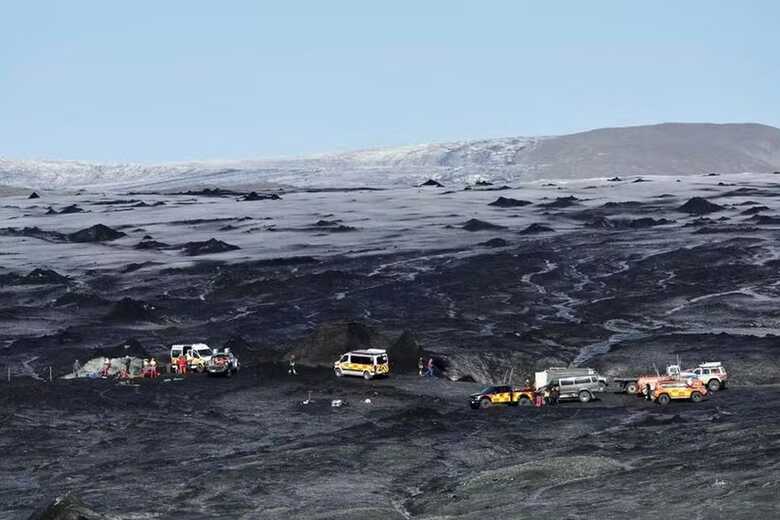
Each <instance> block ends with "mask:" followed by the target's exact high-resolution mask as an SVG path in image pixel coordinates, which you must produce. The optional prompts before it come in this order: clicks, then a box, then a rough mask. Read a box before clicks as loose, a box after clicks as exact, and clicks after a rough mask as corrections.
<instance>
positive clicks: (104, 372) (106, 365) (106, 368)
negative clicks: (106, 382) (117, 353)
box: [100, 358, 111, 377]
mask: <svg viewBox="0 0 780 520" xmlns="http://www.w3.org/2000/svg"><path fill="white" fill-rule="evenodd" d="M110 371H111V360H110V359H109V358H105V359H104V360H103V368H101V369H100V377H108V373H109V372H110Z"/></svg>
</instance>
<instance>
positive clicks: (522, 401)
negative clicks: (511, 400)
mask: <svg viewBox="0 0 780 520" xmlns="http://www.w3.org/2000/svg"><path fill="white" fill-rule="evenodd" d="M532 404H533V403H532V402H531V400H530V399H528V398H527V397H526V396H523V397H521V398H520V399H519V400H518V401H517V406H531V405H532Z"/></svg>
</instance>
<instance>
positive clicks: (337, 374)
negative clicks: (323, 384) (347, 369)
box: [335, 368, 344, 377]
mask: <svg viewBox="0 0 780 520" xmlns="http://www.w3.org/2000/svg"><path fill="white" fill-rule="evenodd" d="M335 372H336V377H341V376H343V375H344V372H342V371H341V369H340V368H337V369H336V370H335Z"/></svg>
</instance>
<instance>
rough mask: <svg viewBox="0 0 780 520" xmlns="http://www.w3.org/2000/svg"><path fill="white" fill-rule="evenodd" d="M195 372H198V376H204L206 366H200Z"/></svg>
mask: <svg viewBox="0 0 780 520" xmlns="http://www.w3.org/2000/svg"><path fill="white" fill-rule="evenodd" d="M195 370H196V371H197V372H198V374H202V373H203V371H204V370H206V367H205V366H204V365H198V366H197V368H196V369H195Z"/></svg>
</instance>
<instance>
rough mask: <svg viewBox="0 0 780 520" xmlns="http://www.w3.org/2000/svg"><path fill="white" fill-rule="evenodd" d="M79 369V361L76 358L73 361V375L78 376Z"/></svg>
mask: <svg viewBox="0 0 780 520" xmlns="http://www.w3.org/2000/svg"><path fill="white" fill-rule="evenodd" d="M79 370H81V362H80V361H79V360H78V359H77V360H76V361H74V362H73V375H74V376H76V377H78V375H79Z"/></svg>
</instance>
